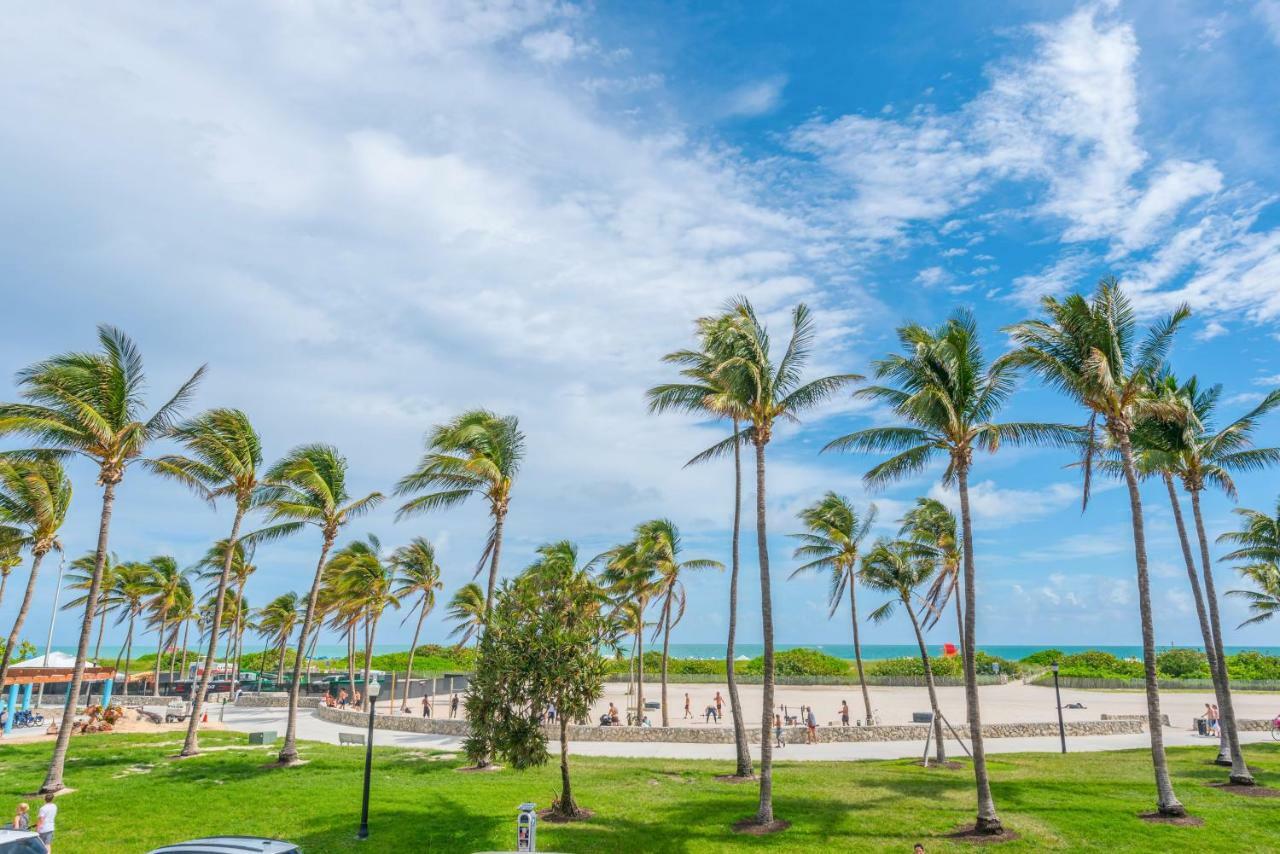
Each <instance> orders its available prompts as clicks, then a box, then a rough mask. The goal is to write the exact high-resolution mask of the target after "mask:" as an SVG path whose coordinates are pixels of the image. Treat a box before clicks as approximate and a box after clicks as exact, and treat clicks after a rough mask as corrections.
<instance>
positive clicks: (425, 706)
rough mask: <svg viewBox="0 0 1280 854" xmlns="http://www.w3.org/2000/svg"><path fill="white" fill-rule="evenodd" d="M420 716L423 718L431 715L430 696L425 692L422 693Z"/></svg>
mask: <svg viewBox="0 0 1280 854" xmlns="http://www.w3.org/2000/svg"><path fill="white" fill-rule="evenodd" d="M422 716H423V717H424V718H429V717H431V698H430V697H428V696H427V695H426V694H423V695H422Z"/></svg>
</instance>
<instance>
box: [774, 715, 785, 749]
mask: <svg viewBox="0 0 1280 854" xmlns="http://www.w3.org/2000/svg"><path fill="white" fill-rule="evenodd" d="M773 743H774V746H775V747H786V746H787V745H786V742H784V741H783V740H782V715H779V714H775V715H774V716H773Z"/></svg>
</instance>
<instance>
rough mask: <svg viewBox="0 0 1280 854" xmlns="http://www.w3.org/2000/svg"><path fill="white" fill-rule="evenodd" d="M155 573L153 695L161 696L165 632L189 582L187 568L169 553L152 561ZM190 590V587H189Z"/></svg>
mask: <svg viewBox="0 0 1280 854" xmlns="http://www.w3.org/2000/svg"><path fill="white" fill-rule="evenodd" d="M150 566H151V571H152V573H153V574H154V579H153V581H154V587H153V591H152V595H151V601H150V602H148V603H147V604H148V606H149V607H150V608H151V612H152V616H153V617H154V618H155V623H156V674H155V677H156V681H155V685H154V686H153V688H152V693H151V696H153V697H159V696H160V668H161V665H162V663H163V662H164V644H165V632H166V630H167V629H168V628H169V617H170V615H171V614H173V613H174V612H176V611H177V609H178V607H179V605H180V604H181V600H182V596H183V585H184V583H186V582H187V572H188V571H187V570H183V569H180V568H179V567H178V562H177V561H176V560H174V559H173V558H171V557H169V556H168V555H159V556H157V557H153V558H152V559H151V561H150ZM187 589H188V590H189V589H190V588H187Z"/></svg>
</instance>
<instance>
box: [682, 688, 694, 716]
mask: <svg viewBox="0 0 1280 854" xmlns="http://www.w3.org/2000/svg"><path fill="white" fill-rule="evenodd" d="M691 717H693V709H691V708H689V692H688V691H685V692H684V718H685V720H688V719H689V718H691Z"/></svg>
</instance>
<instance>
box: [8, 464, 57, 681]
mask: <svg viewBox="0 0 1280 854" xmlns="http://www.w3.org/2000/svg"><path fill="white" fill-rule="evenodd" d="M70 505H71V481H70V480H69V479H68V478H67V474H66V472H64V471H63V470H62V464H61V463H59V462H58V461H57V460H55V459H51V458H45V459H37V460H31V461H27V460H10V459H3V458H0V518H6V519H7V520H8V521H9V523H10V524H11V525H12V526H13V528H14V530H13V534H14V535H16V536H15V537H13V538H10V539H8V541H7V542H8V544H9V545H10V546H11V547H12V548H13V552H12V554H13V555H14V557H16V558H18V559H19V560H21V557H20V554H19V549H22V548H28V549H30V550H31V574H30V575H29V576H28V577H27V588H26V590H25V591H24V592H23V594H22V604H21V605H19V606H18V616H17V617H16V618H15V619H14V621H13V629H12V630H11V631H10V632H9V640H8V642H7V643H5V646H4V652H3V653H2V654H0V685H3V684H4V681H5V676H6V675H8V672H9V664H10V663H11V661H12V656H13V653H14V651H15V650H16V649H17V648H18V647H17V644H18V634H19V632H21V631H22V625H23V623H25V622H26V620H27V614H28V612H30V610H31V600H32V598H33V597H34V596H35V592H36V579H37V578H38V577H39V575H40V563H41V561H43V560H44V556H45V555H47V554H48V553H49V552H51V551H53V550H55V549H57V550H58V551H61V550H62V543H61V541H59V539H58V531H59V530H60V529H61V528H62V523H63V521H64V520H65V519H66V518H67V508H68V507H69V506H70ZM4 574H5V576H6V577H7V576H8V574H9V571H8V569H5V572H4ZM2 586H3V585H2V583H0V588H2ZM2 592H3V590H2V589H0V593H2Z"/></svg>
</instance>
